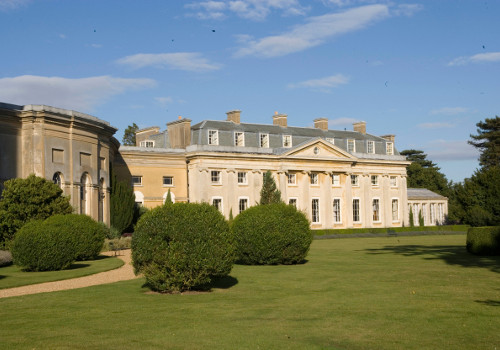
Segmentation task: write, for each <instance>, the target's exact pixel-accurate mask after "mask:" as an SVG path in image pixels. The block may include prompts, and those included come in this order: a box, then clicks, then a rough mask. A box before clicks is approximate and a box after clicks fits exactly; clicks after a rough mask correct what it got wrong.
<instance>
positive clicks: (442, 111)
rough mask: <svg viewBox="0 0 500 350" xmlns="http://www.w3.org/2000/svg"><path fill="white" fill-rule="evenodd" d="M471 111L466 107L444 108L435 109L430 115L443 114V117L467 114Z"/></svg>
mask: <svg viewBox="0 0 500 350" xmlns="http://www.w3.org/2000/svg"><path fill="white" fill-rule="evenodd" d="M468 111H469V110H468V109H467V108H464V107H443V108H439V109H433V110H432V111H431V112H430V113H431V114H433V115H436V114H438V115H439V114H443V115H457V114H461V113H466V112H468Z"/></svg>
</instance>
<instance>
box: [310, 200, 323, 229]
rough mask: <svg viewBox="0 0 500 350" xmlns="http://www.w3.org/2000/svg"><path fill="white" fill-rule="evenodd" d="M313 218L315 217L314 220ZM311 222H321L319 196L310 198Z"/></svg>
mask: <svg viewBox="0 0 500 350" xmlns="http://www.w3.org/2000/svg"><path fill="white" fill-rule="evenodd" d="M315 202H316V203H317V206H316V209H315V206H314V203H315ZM315 212H316V215H315ZM315 218H316V221H314V219H315ZM311 222H312V223H313V224H321V216H320V206H319V198H316V197H313V198H311Z"/></svg>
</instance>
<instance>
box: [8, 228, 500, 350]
mask: <svg viewBox="0 0 500 350" xmlns="http://www.w3.org/2000/svg"><path fill="white" fill-rule="evenodd" d="M464 246H465V235H447V236H418V237H383V238H346V239H336V240H318V241H314V242H313V245H312V247H311V252H310V254H309V256H308V259H309V261H308V262H307V263H306V264H303V265H297V266H235V268H234V269H233V271H232V273H231V277H230V278H227V279H226V280H225V281H223V282H224V283H221V284H220V285H218V287H217V288H215V289H214V291H213V292H211V293H202V294H184V295H159V294H151V293H147V289H145V288H142V283H143V282H144V280H143V279H136V280H132V281H126V282H119V283H114V284H108V285H101V286H96V287H89V288H84V289H77V290H70V291H63V292H55V293H45V294H40V295H30V296H24V297H14V298H7V299H0V315H1V317H0V343H1V344H2V348H5V349H28V348H29V349H33V348H36V349H87V348H96V349H104V348H106V349H139V348H140V349H211V348H217V349H494V348H495V347H497V348H498V347H499V345H500V332H499V328H500V274H499V273H500V257H476V256H471V255H469V254H467V253H466V251H465V249H464Z"/></svg>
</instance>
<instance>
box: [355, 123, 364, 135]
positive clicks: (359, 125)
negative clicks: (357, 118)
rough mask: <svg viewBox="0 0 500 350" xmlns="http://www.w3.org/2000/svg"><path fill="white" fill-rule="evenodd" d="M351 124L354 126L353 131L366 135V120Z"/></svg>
mask: <svg viewBox="0 0 500 350" xmlns="http://www.w3.org/2000/svg"><path fill="white" fill-rule="evenodd" d="M352 126H353V127H354V131H356V132H359V133H360V134H363V135H366V122H357V123H353V124H352Z"/></svg>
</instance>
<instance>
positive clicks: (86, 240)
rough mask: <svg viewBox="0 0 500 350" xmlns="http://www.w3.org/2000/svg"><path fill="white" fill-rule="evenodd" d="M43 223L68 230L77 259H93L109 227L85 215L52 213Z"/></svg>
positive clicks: (99, 249) (100, 247)
mask: <svg viewBox="0 0 500 350" xmlns="http://www.w3.org/2000/svg"><path fill="white" fill-rule="evenodd" d="M45 225H48V227H56V226H57V227H58V228H60V229H62V230H64V229H66V230H68V232H69V234H70V235H71V237H72V238H73V245H74V246H75V250H76V256H75V259H76V260H77V261H81V260H92V259H95V258H96V257H97V256H98V255H99V253H100V252H101V250H102V246H103V244H104V239H105V238H106V236H107V235H109V229H108V228H107V227H106V226H105V225H104V224H103V223H100V222H97V221H94V220H93V219H92V218H91V217H90V216H87V215H78V214H69V215H54V216H51V217H50V218H48V219H47V220H45Z"/></svg>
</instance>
